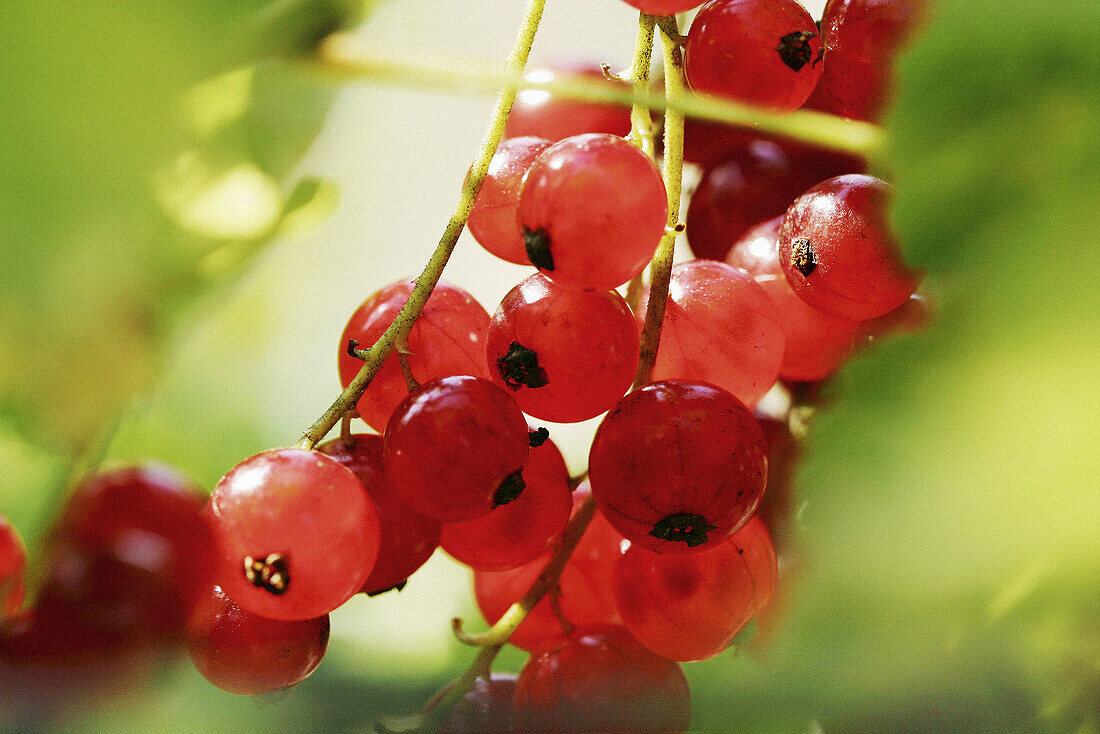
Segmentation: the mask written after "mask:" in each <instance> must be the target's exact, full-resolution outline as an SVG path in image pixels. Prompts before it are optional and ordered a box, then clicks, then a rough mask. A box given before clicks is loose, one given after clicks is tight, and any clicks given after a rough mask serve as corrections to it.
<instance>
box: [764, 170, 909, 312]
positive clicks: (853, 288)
mask: <svg viewBox="0 0 1100 734" xmlns="http://www.w3.org/2000/svg"><path fill="white" fill-rule="evenodd" d="M889 198H890V187H889V185H888V184H887V183H886V182H885V181H883V180H882V179H878V178H874V177H873V176H864V175H861V174H849V175H847V176H837V177H835V178H830V179H829V180H827V181H822V182H821V183H819V184H818V185H817V186H814V187H813V188H812V189H810V190H809V191H807V192H806V193H804V194H803V195H802V196H800V197H798V198H797V199H796V200H795V202H794V203H793V204H791V207H790V208H789V209H788V210H787V214H786V215H785V216H784V218H783V226H782V227H781V228H780V231H779V259H780V262H782V264H783V272H784V274H786V276H787V280H788V281H790V284H791V287H792V288H794V290H795V292H796V293H797V294H798V295H799V296H800V297H801V298H802V300H804V301H805V302H806V303H808V304H810V305H811V306H813V307H814V308H816V309H819V310H821V311H826V312H828V313H831V314H834V315H836V316H842V317H844V318H847V319H850V320H853V321H866V320H867V319H873V318H875V317H876V316H882V315H883V314H885V313H889V312H890V311H892V310H894V309H895V308H897V307H899V306H900V305H901V304H903V303H905V300H906V299H907V298H909V296H910V295H911V294H912V293H913V291H915V290H916V289H917V286H918V285H920V281H921V277H922V274H921V273H919V272H917V271H914V270H911V269H909V268H908V267H906V265H905V263H904V262H903V261H902V258H901V252H900V251H899V249H898V245H897V242H896V241H895V239H894V234H893V232H892V231H891V229H890V226H889V223H888V222H887V217H886V206H887V204H888V202H889Z"/></svg>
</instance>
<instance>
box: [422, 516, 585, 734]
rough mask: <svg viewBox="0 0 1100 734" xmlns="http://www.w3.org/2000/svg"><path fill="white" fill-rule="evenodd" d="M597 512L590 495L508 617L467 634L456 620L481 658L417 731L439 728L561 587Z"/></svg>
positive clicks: (457, 629) (424, 733)
mask: <svg viewBox="0 0 1100 734" xmlns="http://www.w3.org/2000/svg"><path fill="white" fill-rule="evenodd" d="M595 514H596V502H595V500H593V499H592V496H591V495H589V496H588V497H587V498H585V500H584V502H582V503H581V505H580V507H578V508H577V511H576V513H574V515H573V518H572V519H571V520H570V521H569V525H567V526H566V528H565V532H564V533H562V537H561V544H560V545H559V546H558V548H557V550H555V551H554V555H553V556H551V558H550V561H549V562H548V563H547V564H546V568H544V569H543V570H542V573H541V574H539V577H538V578H537V579H535V583H534V584H532V585H531V588H530V589H528V590H527V593H526V594H524V595H523V598H521V599H520V600H519V601H517V602H516V603H515V604H513V605H512V606H511V607H509V608H508V611H506V612H505V613H504V616H502V617H501V618H500V619H499V620H497V623H496V624H494V625H493V626H492V627H490V628H489V629H488V631H486V632H484V633H482V634H479V635H467V634H466V633H464V632H463V631H462V620H461V619H455V620H454V622H453V624H454V631H455V635H456V636H457V637H458V638H459V639H460V640H462V641H463V642H465V643H467V644H470V645H478V646H479V647H481V650H479V651H478V654H477V657H475V658H474V660H473V662H471V663H470V666H469V667H468V668H466V670H465V671H464V672H463V673H462V675H461V676H459V678H458V680H456V681H455V682H454V683H453V684H452V685H451V687H450V688H449V689H448V690H447V694H446V695H445V696H443V698H442V699H441V700H440V701H439V703H438V705H436V706H435V707H434V708H432V709H431V711H429V712H427V713H426V714H425V720H424V723H423V724H422V725H421V726H420V727H418V728H417V730H416V731H418V732H420V733H421V734H429V733H430V732H435V731H438V729H439V727H440V726H441V725H442V723H443V722H444V721H446V719H447V716H448V714H450V712H451V709H452V708H454V706H455V704H457V703H458V702H459V701H461V700H462V697H463V696H465V695H466V693H467V692H468V691H469V690H470V689H471V688H472V687H473V685H474V681H475V680H477V678H478V676H480V675H484V673H485V671H486V670H490V669H491V667H492V663H493V660H494V659H496V656H497V654H498V653H499V652H500V649H501V648H502V647H503V646H504V643H506V642H508V638H509V637H511V636H512V633H513V632H515V631H516V628H517V627H519V625H520V623H521V622H522V621H523V620H524V619H525V618H526V617H527V614H528V613H529V612H530V611H531V610H532V609H534V608H535V605H536V604H538V603H539V601H541V600H542V598H543V597H544V596H546V595H547V594H548V593H550V591H551V590H552V589H554V588H555V587H557V585H558V579H559V578H560V577H561V572H562V571H563V570H564V569H565V564H566V563H567V562H568V561H569V557H570V556H571V555H573V551H574V549H576V547H577V544H578V543H580V542H581V537H582V536H583V535H584V531H585V530H587V529H588V525H589V523H590V522H591V520H592V517H593V515H595Z"/></svg>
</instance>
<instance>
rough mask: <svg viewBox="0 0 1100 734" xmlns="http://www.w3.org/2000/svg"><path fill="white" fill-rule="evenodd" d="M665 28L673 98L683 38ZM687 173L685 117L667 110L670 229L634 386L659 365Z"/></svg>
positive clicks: (657, 261)
mask: <svg viewBox="0 0 1100 734" xmlns="http://www.w3.org/2000/svg"><path fill="white" fill-rule="evenodd" d="M657 24H658V25H659V26H660V28H661V46H662V49H663V51H664V65H665V94H667V95H668V96H669V98H672V97H675V96H678V95H682V94H683V93H684V92H685V89H686V87H685V84H684V56H683V52H682V51H681V50H680V45H679V43H678V42H677V40H676V39H677V38H679V36H680V31H679V28H678V27H677V24H676V18H675V17H673V16H669V17H666V18H658V19H657ZM683 172H684V115H683V113H682V112H680V111H679V110H676V109H673V108H672V107H669V108H668V109H666V110H665V155H664V165H663V170H662V175H663V177H664V181H665V191H666V192H667V193H668V227H667V228H666V229H665V234H664V236H663V237H661V243H660V244H659V245H658V246H657V253H656V254H655V255H654V256H653V262H652V264H651V265H650V270H649V281H650V282H649V302H648V303H647V305H646V312H645V323H644V325H643V326H642V337H641V349H640V353H639V357H638V371H637V372H636V373H635V375H634V386H635V387H641V386H642V385H646V384H648V383H649V381H650V378H651V376H652V374H653V364H654V363H655V362H656V361H657V347H658V345H659V344H660V341H661V324H662V322H663V321H664V318H665V306H666V302H667V300H668V283H669V280H670V279H671V277H672V257H673V254H674V252H675V250H676V236H677V233H678V231H679V230H680V226H679V220H680V195H681V189H682V186H683Z"/></svg>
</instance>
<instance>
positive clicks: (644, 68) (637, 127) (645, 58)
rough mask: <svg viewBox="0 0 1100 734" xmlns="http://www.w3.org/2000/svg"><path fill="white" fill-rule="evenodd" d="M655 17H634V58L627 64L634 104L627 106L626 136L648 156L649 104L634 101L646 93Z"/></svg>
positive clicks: (650, 140)
mask: <svg viewBox="0 0 1100 734" xmlns="http://www.w3.org/2000/svg"><path fill="white" fill-rule="evenodd" d="M656 20H657V19H656V18H654V17H653V16H652V15H646V14H645V13H641V14H640V15H639V16H638V36H637V40H635V42H634V61H633V63H632V64H631V65H630V84H631V87H632V89H633V93H634V104H633V105H632V106H631V108H630V135H628V136H627V139H628V140H629V141H630V142H632V143H634V144H635V145H637V146H638V147H639V148H641V149H642V152H643V153H645V154H646V155H647V156H649V157H650V158H652V157H653V156H654V155H656V152H657V146H656V143H655V142H654V140H653V118H652V116H651V115H650V114H649V107H647V106H646V105H644V104H640V103H639V102H638V100H639V99H640V98H641V97H642V96H643V95H646V94H649V67H650V65H651V64H652V63H653V25H654V23H655V21H656Z"/></svg>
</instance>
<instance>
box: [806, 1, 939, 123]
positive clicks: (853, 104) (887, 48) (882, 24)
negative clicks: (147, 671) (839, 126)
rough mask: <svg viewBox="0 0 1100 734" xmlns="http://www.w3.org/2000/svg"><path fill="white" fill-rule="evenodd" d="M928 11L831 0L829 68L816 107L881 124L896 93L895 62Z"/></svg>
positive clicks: (825, 19) (914, 4)
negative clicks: (880, 121)
mask: <svg viewBox="0 0 1100 734" xmlns="http://www.w3.org/2000/svg"><path fill="white" fill-rule="evenodd" d="M925 9H926V2H925V0H829V2H828V3H827V4H826V5H825V12H824V14H823V15H822V18H821V34H822V37H823V40H824V43H825V64H824V69H823V71H822V73H821V79H820V80H819V81H818V83H817V88H816V89H815V90H814V95H813V98H812V101H813V102H814V106H815V107H816V108H818V109H822V110H825V111H827V112H832V113H833V114H835V115H843V116H845V117H854V118H857V119H860V120H869V121H872V122H877V121H878V119H879V118H880V117H881V116H882V112H883V110H884V109H885V107H886V104H887V103H888V102H889V101H890V97H891V93H892V92H893V81H894V80H893V66H894V59H895V58H896V57H897V55H898V53H899V51H901V49H902V47H903V46H904V45H905V43H906V41H908V40H909V38H910V36H911V35H912V34H913V32H914V30H915V29H916V27H917V26H919V25H920V22H921V21H922V20H923V18H924V15H925Z"/></svg>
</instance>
